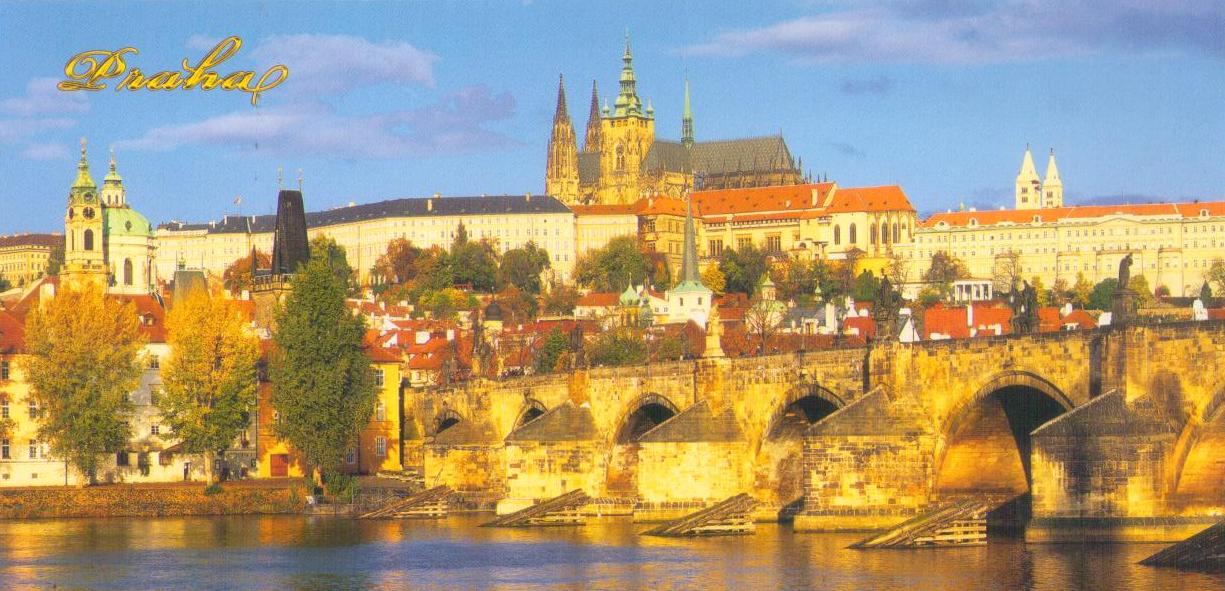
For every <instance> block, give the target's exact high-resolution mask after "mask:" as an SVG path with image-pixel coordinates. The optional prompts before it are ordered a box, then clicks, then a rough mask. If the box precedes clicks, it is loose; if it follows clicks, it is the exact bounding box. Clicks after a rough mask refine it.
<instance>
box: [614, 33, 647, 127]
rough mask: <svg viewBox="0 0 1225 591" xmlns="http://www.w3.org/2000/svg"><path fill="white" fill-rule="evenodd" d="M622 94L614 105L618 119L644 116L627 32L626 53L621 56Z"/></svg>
mask: <svg viewBox="0 0 1225 591" xmlns="http://www.w3.org/2000/svg"><path fill="white" fill-rule="evenodd" d="M621 61H622V62H623V65H622V66H621V93H620V94H618V95H617V100H616V102H615V103H614V106H615V107H616V111H614V115H615V116H616V117H627V116H630V115H635V116H638V117H641V116H642V100H640V99H639V98H638V89H637V79H636V78H635V76H634V54H633V52H631V51H630V34H629V31H626V32H625V53H624V54H623V55H622V56H621Z"/></svg>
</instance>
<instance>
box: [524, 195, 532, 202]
mask: <svg viewBox="0 0 1225 591" xmlns="http://www.w3.org/2000/svg"><path fill="white" fill-rule="evenodd" d="M523 201H524V202H525V203H531V202H532V194H531V193H528V194H526V195H524V196H523Z"/></svg>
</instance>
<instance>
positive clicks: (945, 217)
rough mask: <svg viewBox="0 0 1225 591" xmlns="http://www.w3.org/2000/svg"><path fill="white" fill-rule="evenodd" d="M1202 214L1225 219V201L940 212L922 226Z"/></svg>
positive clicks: (1169, 216)
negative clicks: (972, 222)
mask: <svg viewBox="0 0 1225 591" xmlns="http://www.w3.org/2000/svg"><path fill="white" fill-rule="evenodd" d="M1201 211H1206V212H1207V213H1208V215H1209V216H1213V217H1217V216H1225V201H1205V202H1202V203H1195V202H1191V203H1137V204H1119V205H1080V206H1072V207H1052V208H1049V209H1022V210H1017V209H1000V210H984V211H953V212H946V213H937V214H933V215H932V216H930V217H928V218H927V219H926V220H923V222H922V223H921V224H920V226H921V227H924V228H933V227H935V226H936V225H937V224H939V223H941V222H944V223H945V224H948V225H949V226H952V227H964V226H968V225H969V224H970V222H971V220H973V221H974V222H975V223H977V224H978V225H980V226H991V225H995V224H1032V223H1033V222H1034V218H1037V219H1038V221H1039V222H1040V223H1044V224H1049V223H1053V222H1059V221H1075V220H1081V219H1091V218H1100V217H1105V216H1111V215H1126V216H1138V217H1163V218H1194V217H1199V215H1200V212H1201Z"/></svg>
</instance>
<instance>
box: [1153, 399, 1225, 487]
mask: <svg viewBox="0 0 1225 591" xmlns="http://www.w3.org/2000/svg"><path fill="white" fill-rule="evenodd" d="M1223 451H1225V385H1221V386H1218V387H1217V389H1216V394H1214V395H1213V397H1212V399H1210V400H1209V401H1208V403H1207V404H1206V405H1204V409H1203V411H1202V412H1200V413H1198V414H1197V415H1196V416H1193V417H1191V419H1190V420H1188V421H1187V424H1186V425H1185V426H1184V427H1183V430H1182V433H1181V434H1180V435H1179V438H1178V441H1177V442H1176V444H1175V447H1174V450H1173V458H1174V461H1172V462H1171V469H1170V472H1169V475H1168V476H1167V484H1168V490H1170V491H1172V492H1173V493H1175V495H1176V497H1177V501H1178V502H1179V503H1182V504H1194V505H1203V504H1207V505H1213V506H1217V507H1222V506H1225V490H1223V489H1222V488H1221V481H1222V478H1225V473H1223V472H1222V470H1221V468H1220V457H1221V453H1222V452H1223ZM1222 508H1225V507H1222Z"/></svg>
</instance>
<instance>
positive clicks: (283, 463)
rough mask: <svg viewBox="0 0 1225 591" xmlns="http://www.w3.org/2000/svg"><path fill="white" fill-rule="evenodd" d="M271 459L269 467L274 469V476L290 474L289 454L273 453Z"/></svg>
mask: <svg viewBox="0 0 1225 591" xmlns="http://www.w3.org/2000/svg"><path fill="white" fill-rule="evenodd" d="M269 460H270V461H271V463H270V464H269V468H271V470H272V477H273V478H285V477H286V476H289V454H272V456H271V457H270V458H269Z"/></svg>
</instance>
